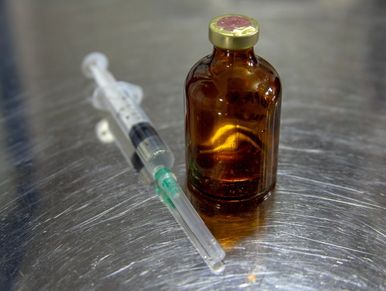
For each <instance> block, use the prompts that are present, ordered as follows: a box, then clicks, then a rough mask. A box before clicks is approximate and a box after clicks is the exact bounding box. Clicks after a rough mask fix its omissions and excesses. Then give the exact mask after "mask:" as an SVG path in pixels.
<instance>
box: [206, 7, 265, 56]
mask: <svg viewBox="0 0 386 291" xmlns="http://www.w3.org/2000/svg"><path fill="white" fill-rule="evenodd" d="M258 38H259V24H258V22H257V21H256V20H255V19H253V18H251V17H248V16H244V15H240V14H226V15H221V16H217V17H215V18H213V19H212V20H211V21H210V22H209V40H210V42H211V43H212V44H213V45H214V46H216V47H219V48H222V49H230V50H243V49H247V48H250V47H253V46H254V45H255V44H256V42H257V40H258Z"/></svg>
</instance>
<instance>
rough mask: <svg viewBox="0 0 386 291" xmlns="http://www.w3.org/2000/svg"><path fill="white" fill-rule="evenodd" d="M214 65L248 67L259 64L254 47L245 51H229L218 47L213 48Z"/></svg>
mask: <svg viewBox="0 0 386 291" xmlns="http://www.w3.org/2000/svg"><path fill="white" fill-rule="evenodd" d="M212 56H213V57H212V64H213V65H216V66H217V65H226V66H232V65H234V64H237V65H248V66H253V65H255V64H256V63H257V59H256V56H255V52H254V50H253V47H250V48H247V49H244V50H229V49H222V48H218V47H214V48H213V54H212Z"/></svg>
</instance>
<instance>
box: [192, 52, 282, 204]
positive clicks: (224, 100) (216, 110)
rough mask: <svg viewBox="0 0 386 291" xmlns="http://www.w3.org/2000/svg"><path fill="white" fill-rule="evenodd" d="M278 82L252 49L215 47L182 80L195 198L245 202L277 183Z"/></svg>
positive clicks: (279, 97)
mask: <svg viewBox="0 0 386 291" xmlns="http://www.w3.org/2000/svg"><path fill="white" fill-rule="evenodd" d="M280 104H281V85H280V79H279V76H278V74H277V73H276V71H275V69H274V68H273V67H272V66H271V65H270V64H269V63H268V62H266V61H265V60H263V59H262V58H259V57H256V56H255V54H254V52H253V48H249V49H246V50H236V51H232V50H226V49H220V48H215V49H214V52H213V54H212V55H210V56H207V57H205V58H203V59H201V60H200V61H199V62H198V63H197V64H196V65H195V66H193V68H192V69H191V71H190V72H189V74H188V77H187V79H186V123H185V125H186V164H187V186H188V189H189V192H190V193H191V194H192V195H193V196H196V198H197V197H200V198H199V199H215V200H216V201H220V202H221V201H223V202H226V201H236V202H237V201H242V200H243V201H248V200H250V199H257V198H259V197H262V196H264V195H265V194H267V192H269V191H270V189H272V188H273V186H274V184H275V182H276V169H277V151H278V143H279V126H280Z"/></svg>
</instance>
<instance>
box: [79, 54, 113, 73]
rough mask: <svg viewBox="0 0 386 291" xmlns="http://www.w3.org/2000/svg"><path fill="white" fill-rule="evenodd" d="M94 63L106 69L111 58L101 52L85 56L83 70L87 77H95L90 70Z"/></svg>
mask: <svg viewBox="0 0 386 291" xmlns="http://www.w3.org/2000/svg"><path fill="white" fill-rule="evenodd" d="M93 65H96V66H98V67H99V68H101V69H105V70H106V69H107V68H108V66H109V60H108V59H107V57H106V55H104V54H102V53H99V52H92V53H89V54H88V55H87V56H85V57H84V59H83V62H82V72H83V74H84V75H85V76H86V77H87V78H92V77H93V75H92V72H91V70H90V68H91V66H93Z"/></svg>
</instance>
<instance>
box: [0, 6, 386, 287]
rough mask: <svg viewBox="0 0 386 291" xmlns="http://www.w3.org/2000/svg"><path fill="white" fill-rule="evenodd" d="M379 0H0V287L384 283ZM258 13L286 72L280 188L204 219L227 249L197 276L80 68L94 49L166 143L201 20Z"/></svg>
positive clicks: (180, 144)
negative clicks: (217, 264)
mask: <svg viewBox="0 0 386 291" xmlns="http://www.w3.org/2000/svg"><path fill="white" fill-rule="evenodd" d="M385 6H386V5H385V2H384V1H376V0H374V1H355V0H348V1H323V0H319V1H312V2H311V1H284V0H281V1H259V2H258V3H255V1H238V2H237V3H236V2H233V1H221V2H219V1H194V2H189V1H176V0H167V1H162V2H160V1H151V2H145V1H131V3H129V2H125V1H118V0H114V1H97V2H96V1H91V0H90V1H82V2H79V1H65V2H64V1H49V2H48V1H43V0H37V1H33V2H25V1H6V0H0V36H1V38H0V89H1V91H0V110H1V118H0V128H1V131H0V177H1V180H0V252H1V256H0V288H1V289H2V290H9V289H13V290H37V289H39V290H52V289H55V290H68V289H75V290H79V289H82V290H94V289H97V290H104V289H109V288H110V289H111V288H113V289H121V290H126V289H132V290H136V289H154V290H159V289H161V290H170V289H172V290H173V289H187V290H189V289H192V290H205V289H220V290H224V289H235V288H243V287H244V288H247V289H252V290H254V289H256V288H260V289H268V290H270V289H340V288H341V289H350V290H353V289H355V290H356V289H362V290H368V289H373V290H379V289H385V288H386V285H385V284H386V283H385V282H386V272H385V270H386V253H385V249H386V234H385V233H386V230H385V225H386V197H385V195H386V117H385V116H386V95H385V92H386V55H385V53H384V52H385V51H386V39H385V35H386V7H385ZM226 12H236V13H243V14H247V15H250V16H252V17H255V18H257V19H258V20H259V21H260V24H261V28H262V32H261V34H262V37H261V41H260V42H259V43H258V45H257V47H256V52H257V54H259V55H261V56H263V57H264V58H266V59H269V60H270V61H271V62H272V64H273V65H274V66H275V67H276V68H277V69H278V71H279V73H280V75H281V79H282V80H283V88H284V95H283V104H282V126H281V140H280V155H279V172H278V175H279V176H278V183H277V187H276V189H275V191H274V193H273V194H272V195H271V196H270V197H269V198H268V199H267V200H266V201H264V202H263V203H262V204H261V205H260V206H259V207H258V209H257V210H256V213H254V215H253V216H251V217H248V219H244V218H242V217H240V218H239V219H232V220H226V219H224V220H223V221H222V222H221V224H219V223H214V221H212V220H211V219H210V218H207V223H208V225H209V227H210V228H211V229H212V230H213V232H214V234H215V236H216V237H217V238H218V239H219V241H220V242H221V244H222V245H223V247H224V248H225V250H226V252H227V257H226V269H225V271H224V273H223V274H221V275H218V276H216V275H213V274H211V273H210V271H209V270H208V268H207V267H206V265H205V264H204V263H203V262H202V260H201V259H200V257H199V256H198V255H197V253H196V251H195V249H194V248H193V247H192V246H191V244H190V243H189V241H188V239H187V238H186V237H185V236H184V234H183V232H182V230H181V229H180V228H179V226H178V225H177V223H176V222H175V221H174V220H173V218H172V216H171V215H170V214H169V213H168V211H167V209H166V208H164V207H163V206H162V203H161V202H160V201H159V199H158V198H157V197H156V196H155V195H154V192H153V190H152V189H151V188H150V187H148V186H141V185H140V184H138V183H137V175H136V174H135V172H134V171H133V170H132V169H129V168H128V166H127V163H126V161H125V160H124V158H123V157H122V155H121V153H120V152H119V151H118V150H117V149H116V147H115V146H113V145H111V146H106V145H103V144H101V143H100V142H99V141H98V139H97V138H96V136H95V131H94V127H95V124H96V123H97V122H98V121H99V120H100V115H99V114H98V112H97V111H95V110H93V109H92V106H90V104H89V101H88V100H87V98H86V97H87V96H89V95H90V92H91V91H92V88H91V86H90V84H89V83H88V82H87V80H85V79H84V78H83V77H82V75H81V73H80V68H79V65H80V63H81V60H82V58H83V57H84V56H85V55H86V54H87V53H88V52H90V51H95V50H99V51H103V52H106V54H107V55H109V56H110V58H111V68H112V70H113V71H114V72H115V74H116V75H117V77H119V79H121V80H126V81H130V82H132V83H135V84H139V85H141V86H142V87H143V88H144V93H145V98H144V100H143V106H144V108H145V110H146V111H147V112H148V113H149V115H150V116H151V118H152V120H153V122H154V124H156V126H157V129H158V130H159V132H160V134H161V135H162V137H163V138H164V139H165V140H166V142H167V143H168V144H169V145H171V148H172V151H173V152H174V154H175V155H176V166H175V169H174V171H175V172H176V173H177V175H178V178H179V180H180V183H181V184H182V183H184V176H185V163H184V148H185V147H184V112H183V99H184V95H183V83H184V78H185V76H186V73H187V71H188V70H189V68H190V67H191V66H192V64H193V62H194V61H196V60H197V59H199V58H200V57H202V56H203V55H205V54H208V53H209V52H210V49H211V46H210V44H209V42H208V41H207V37H206V35H207V22H208V20H209V19H210V18H211V17H213V16H215V15H219V14H222V13H226Z"/></svg>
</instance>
